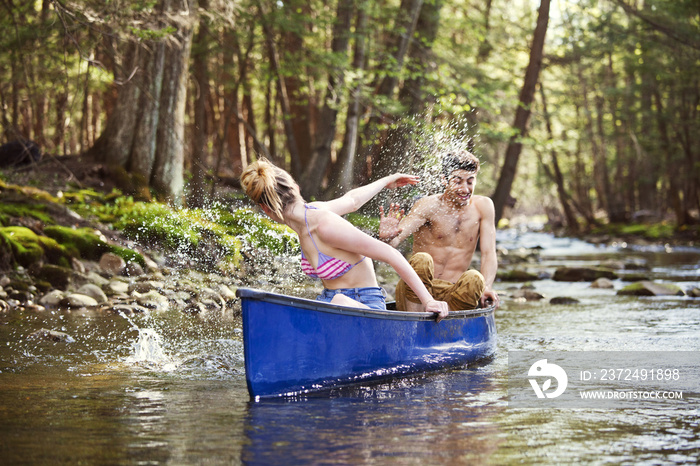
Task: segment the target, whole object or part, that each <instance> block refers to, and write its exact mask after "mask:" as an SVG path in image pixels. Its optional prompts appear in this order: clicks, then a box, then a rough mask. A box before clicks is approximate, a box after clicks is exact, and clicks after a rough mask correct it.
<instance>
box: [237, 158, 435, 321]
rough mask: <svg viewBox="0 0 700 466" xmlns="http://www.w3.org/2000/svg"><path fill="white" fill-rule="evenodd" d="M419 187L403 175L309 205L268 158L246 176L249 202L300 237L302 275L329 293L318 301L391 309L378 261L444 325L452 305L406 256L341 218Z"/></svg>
mask: <svg viewBox="0 0 700 466" xmlns="http://www.w3.org/2000/svg"><path fill="white" fill-rule="evenodd" d="M416 183H418V178H417V177H415V176H412V175H403V174H400V173H397V174H394V175H391V176H387V177H384V178H382V179H380V180H377V181H375V182H374V183H371V184H368V185H366V186H362V187H360V188H357V189H353V190H352V191H350V192H348V193H347V194H345V195H344V196H342V197H340V198H338V199H334V200H332V201H328V202H312V203H310V204H306V203H305V202H304V199H303V198H302V197H301V193H300V191H299V186H298V185H297V184H296V182H295V181H294V180H293V179H292V177H291V175H290V174H289V173H287V172H286V171H284V170H282V169H281V168H279V167H276V166H274V165H273V164H272V163H270V162H269V161H268V160H266V159H264V158H263V159H260V160H258V161H257V162H255V163H252V164H250V165H248V167H247V168H246V169H245V170H244V171H243V173H242V174H241V185H242V186H243V188H244V189H245V191H246V194H247V195H248V197H250V198H251V199H252V200H253V201H255V202H256V203H257V204H258V205H259V206H260V208H261V209H262V210H263V212H265V214H266V215H267V216H268V217H270V218H271V219H273V220H274V221H276V222H279V223H284V224H285V225H287V226H289V227H290V228H291V229H292V230H294V231H295V232H296V234H297V235H298V236H299V243H300V245H301V256H302V259H301V267H302V270H303V271H304V273H306V274H307V275H309V276H311V277H313V278H320V279H321V280H322V282H323V286H324V290H323V293H322V294H321V295H320V296H318V298H317V299H318V300H320V301H325V302H330V303H333V304H340V305H343V306H352V307H363V308H372V309H386V304H385V300H384V293H383V290H382V289H381V288H379V286H378V285H377V277H376V276H375V274H374V266H373V264H372V261H371V259H376V260H380V261H383V262H386V263H388V264H389V265H391V266H392V267H393V268H394V270H396V272H397V273H398V274H399V276H400V277H401V278H402V279H403V280H404V281H405V282H406V284H407V285H408V286H410V287H411V289H412V290H413V291H414V292H415V293H416V295H417V296H418V299H420V301H421V303H422V304H423V305H424V306H425V311H426V312H434V313H436V314H437V315H438V316H437V319H438V321H440V320H441V319H442V318H443V317H446V316H447V312H448V307H447V303H445V302H444V301H436V300H434V299H433V298H432V296H430V293H429V292H428V290H427V289H426V288H425V285H423V282H422V281H421V280H420V278H419V277H418V275H417V274H416V272H415V271H414V270H413V268H412V267H411V266H410V265H409V263H408V261H407V260H406V259H405V258H404V257H403V255H402V254H401V253H400V252H399V251H397V250H396V249H394V248H393V247H391V246H389V245H388V244H386V243H383V242H381V241H379V240H377V239H375V238H372V237H371V236H369V235H367V234H365V233H363V232H361V231H360V230H358V229H357V228H355V227H354V226H353V225H351V224H350V223H349V222H348V221H346V220H345V219H343V218H342V217H341V215H345V214H347V213H349V212H354V211H356V210H357V209H359V208H360V207H361V206H362V205H363V204H365V203H366V202H367V201H369V200H370V199H372V198H373V197H374V196H375V195H376V194H377V193H378V192H379V191H381V190H382V189H384V188H392V189H393V188H396V187H399V186H405V185H408V184H416Z"/></svg>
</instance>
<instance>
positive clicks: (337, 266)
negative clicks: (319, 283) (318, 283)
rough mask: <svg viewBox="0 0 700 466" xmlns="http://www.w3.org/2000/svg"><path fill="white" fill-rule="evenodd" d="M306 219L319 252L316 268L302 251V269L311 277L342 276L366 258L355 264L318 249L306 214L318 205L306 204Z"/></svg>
mask: <svg viewBox="0 0 700 466" xmlns="http://www.w3.org/2000/svg"><path fill="white" fill-rule="evenodd" d="M304 208H305V210H304V221H305V222H306V231H307V232H308V233H309V238H311V241H312V242H313V243H314V247H315V248H316V251H317V252H318V267H317V268H315V269H314V267H313V265H311V262H309V261H308V259H307V258H306V257H305V256H304V251H301V271H302V272H304V273H305V274H306V275H308V276H309V277H311V278H320V279H321V280H333V279H336V278H340V277H342V276H343V275H345V274H346V273H348V272H349V271H350V269H352V268H353V267H355V266H356V265H357V264H359V263H360V262H362V261H363V260H365V258H364V257H363V258H362V259H360V260H359V261H357V262H355V263H354V264H350V263H349V262H346V261H344V260H342V259H337V258H335V257H331V256H328V255H326V254H324V253H322V252H321V251H319V250H318V246H316V241H314V237H313V236H311V231H310V230H309V220H308V219H307V218H306V214H307V212H308V211H309V209H315V208H316V207H313V206H310V205H306V204H304Z"/></svg>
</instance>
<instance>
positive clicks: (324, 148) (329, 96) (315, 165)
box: [300, 1, 355, 199]
mask: <svg viewBox="0 0 700 466" xmlns="http://www.w3.org/2000/svg"><path fill="white" fill-rule="evenodd" d="M354 3H355V2H354V1H339V2H338V10H337V14H336V22H335V24H334V26H333V40H332V43H331V52H332V53H333V55H335V56H336V58H342V59H343V63H345V59H347V50H348V43H349V42H350V26H351V23H352V12H353V9H354ZM344 69H345V65H341V66H337V67H333V68H331V70H330V73H329V76H328V87H327V91H326V98H325V103H324V105H323V109H321V118H319V124H318V131H317V134H316V145H315V147H314V151H313V154H312V155H311V159H310V160H309V161H308V164H307V166H306V170H304V173H303V175H302V176H301V182H300V186H301V192H302V196H303V197H304V199H311V198H312V197H313V196H317V195H318V194H319V193H320V192H321V183H320V181H321V180H322V179H323V176H324V175H325V173H326V168H327V167H328V164H329V163H330V161H331V148H332V147H331V146H332V144H333V140H334V139H335V135H336V131H337V119H338V110H337V107H338V102H339V101H340V94H341V92H340V91H341V89H342V87H343V84H344V81H345V73H344Z"/></svg>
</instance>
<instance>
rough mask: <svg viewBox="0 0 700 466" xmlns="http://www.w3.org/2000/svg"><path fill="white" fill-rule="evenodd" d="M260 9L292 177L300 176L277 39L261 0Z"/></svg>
mask: <svg viewBox="0 0 700 466" xmlns="http://www.w3.org/2000/svg"><path fill="white" fill-rule="evenodd" d="M258 9H259V11H260V21H261V23H262V28H263V31H264V32H265V40H266V42H267V45H268V47H269V49H270V65H271V67H272V72H273V73H274V74H275V76H276V77H277V94H278V96H279V99H280V105H281V106H282V123H283V125H284V133H285V135H286V136H287V149H288V150H289V155H290V159H291V165H292V166H291V170H290V171H291V172H292V176H298V174H299V173H301V171H302V164H301V155H300V153H299V146H298V145H297V140H296V135H295V134H296V133H295V131H294V127H293V126H292V122H291V121H290V120H291V117H292V115H293V113H292V107H291V103H290V99H289V95H288V94H287V84H286V79H285V76H284V74H283V73H282V69H281V65H280V59H279V54H278V52H277V46H276V45H275V38H274V35H273V34H272V28H271V27H270V24H269V22H268V21H269V19H268V17H267V15H266V13H265V10H264V8H263V6H262V3H261V2H260V0H258Z"/></svg>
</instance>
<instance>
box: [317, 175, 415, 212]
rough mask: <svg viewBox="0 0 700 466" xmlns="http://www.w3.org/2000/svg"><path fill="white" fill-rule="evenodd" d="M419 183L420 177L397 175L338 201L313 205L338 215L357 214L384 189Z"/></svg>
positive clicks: (354, 190) (362, 188)
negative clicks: (357, 211)
mask: <svg viewBox="0 0 700 466" xmlns="http://www.w3.org/2000/svg"><path fill="white" fill-rule="evenodd" d="M417 183H418V177H417V176H415V175H406V174H404V173H395V174H393V175H389V176H385V177H384V178H380V179H378V180H377V181H374V182H372V183H369V184H366V185H364V186H360V187H359V188H355V189H353V190H351V191H348V192H347V193H345V194H344V195H343V196H341V197H339V198H337V199H333V200H331V201H326V202H312V203H311V204H312V205H315V206H317V207H322V208H324V209H327V210H330V211H331V212H335V213H336V214H338V215H345V214H348V213H350V212H355V211H356V210H357V209H359V208H360V207H362V206H363V205H365V204H366V203H367V201H369V200H370V199H372V198H373V197H374V196H376V195H377V194H378V193H379V192H380V191H381V190H382V189H384V188H389V189H394V188H400V187H401V186H407V185H415V184H417Z"/></svg>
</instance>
